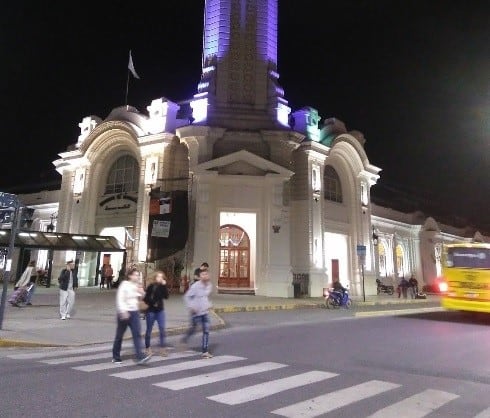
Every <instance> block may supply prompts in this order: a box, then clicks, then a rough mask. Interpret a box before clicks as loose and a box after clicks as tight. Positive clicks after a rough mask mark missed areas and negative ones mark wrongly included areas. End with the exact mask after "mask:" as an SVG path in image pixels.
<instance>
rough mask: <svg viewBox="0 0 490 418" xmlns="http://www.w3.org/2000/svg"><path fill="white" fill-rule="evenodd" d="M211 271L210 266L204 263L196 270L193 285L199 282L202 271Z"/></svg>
mask: <svg viewBox="0 0 490 418" xmlns="http://www.w3.org/2000/svg"><path fill="white" fill-rule="evenodd" d="M208 270H209V264H208V263H206V262H204V263H202V264H201V265H200V266H199V267H198V268H197V269H195V270H194V281H193V283H196V282H198V281H199V276H200V274H201V272H202V271H208Z"/></svg>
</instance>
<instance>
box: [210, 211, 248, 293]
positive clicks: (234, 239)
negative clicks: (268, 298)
mask: <svg viewBox="0 0 490 418" xmlns="http://www.w3.org/2000/svg"><path fill="white" fill-rule="evenodd" d="M219 225H220V228H219V230H218V231H217V234H218V236H217V238H218V246H219V247H218V248H217V251H218V253H217V255H218V259H217V260H216V261H217V263H218V266H217V267H218V268H219V271H218V292H223V293H241V294H243V293H247V294H249V293H251V294H253V293H255V289H256V288H257V283H256V264H257V261H256V253H257V214H256V213H254V212H220V215H219Z"/></svg>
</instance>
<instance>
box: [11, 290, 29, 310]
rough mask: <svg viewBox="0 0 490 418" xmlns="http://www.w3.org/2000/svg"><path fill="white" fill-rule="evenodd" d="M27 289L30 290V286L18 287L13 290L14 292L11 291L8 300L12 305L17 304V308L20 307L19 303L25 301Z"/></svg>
mask: <svg viewBox="0 0 490 418" xmlns="http://www.w3.org/2000/svg"><path fill="white" fill-rule="evenodd" d="M31 286H32V285H31ZM29 290H30V287H29V288H28V287H26V286H22V287H19V288H18V289H17V290H15V291H14V293H12V295H11V296H10V298H9V299H8V302H9V303H10V304H11V305H12V306H17V307H18V308H20V306H19V303H25V302H26V300H27V294H28V292H29Z"/></svg>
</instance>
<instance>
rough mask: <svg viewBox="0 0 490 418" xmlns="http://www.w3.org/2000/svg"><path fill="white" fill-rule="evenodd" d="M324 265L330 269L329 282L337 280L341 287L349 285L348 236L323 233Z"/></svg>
mask: <svg viewBox="0 0 490 418" xmlns="http://www.w3.org/2000/svg"><path fill="white" fill-rule="evenodd" d="M324 241H325V265H326V266H327V267H329V268H330V271H329V272H328V275H329V281H330V283H332V282H333V281H334V280H339V281H340V283H342V285H343V286H347V285H350V284H351V283H350V281H351V279H352V278H351V277H350V274H349V253H348V236H347V235H345V234H337V233H333V232H325V235H324Z"/></svg>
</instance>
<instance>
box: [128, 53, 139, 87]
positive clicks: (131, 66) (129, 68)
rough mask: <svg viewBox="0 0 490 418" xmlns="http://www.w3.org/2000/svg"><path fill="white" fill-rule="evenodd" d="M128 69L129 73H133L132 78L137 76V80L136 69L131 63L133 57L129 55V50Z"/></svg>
mask: <svg viewBox="0 0 490 418" xmlns="http://www.w3.org/2000/svg"><path fill="white" fill-rule="evenodd" d="M128 70H129V71H131V74H133V77H134V78H137V79H138V80H139V78H140V77H139V75H138V74H137V73H136V70H135V69H134V64H133V57H132V56H131V50H129V62H128Z"/></svg>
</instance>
